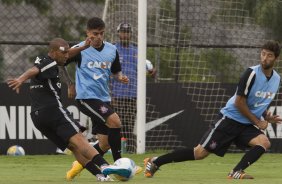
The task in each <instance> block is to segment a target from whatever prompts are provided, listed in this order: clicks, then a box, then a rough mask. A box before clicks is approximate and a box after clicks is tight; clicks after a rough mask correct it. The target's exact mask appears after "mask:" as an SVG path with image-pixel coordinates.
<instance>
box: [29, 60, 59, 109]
mask: <svg viewBox="0 0 282 184" xmlns="http://www.w3.org/2000/svg"><path fill="white" fill-rule="evenodd" d="M34 65H35V66H36V67H37V68H38V69H39V70H40V72H39V74H38V75H37V76H36V77H34V78H32V79H31V82H30V96H31V111H32V112H33V111H37V110H39V109H43V108H47V107H54V106H56V107H62V104H61V97H60V96H61V82H60V78H59V69H58V65H57V62H56V61H54V60H53V59H51V58H50V57H49V56H45V57H37V58H36V60H35V62H34Z"/></svg>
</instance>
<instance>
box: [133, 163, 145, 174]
mask: <svg viewBox="0 0 282 184" xmlns="http://www.w3.org/2000/svg"><path fill="white" fill-rule="evenodd" d="M142 171H143V169H142V167H140V166H138V165H136V166H135V174H139V173H141V172H142Z"/></svg>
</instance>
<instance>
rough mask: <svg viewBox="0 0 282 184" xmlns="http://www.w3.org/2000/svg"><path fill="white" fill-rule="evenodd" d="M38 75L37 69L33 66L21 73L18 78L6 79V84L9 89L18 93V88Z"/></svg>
mask: <svg viewBox="0 0 282 184" xmlns="http://www.w3.org/2000/svg"><path fill="white" fill-rule="evenodd" d="M38 73H39V69H38V68H37V67H36V66H34V67H32V68H30V69H28V70H27V71H26V72H25V73H23V74H22V75H21V76H20V77H18V78H15V79H8V80H7V83H8V85H9V87H10V88H12V89H13V90H16V92H17V93H19V92H20V86H21V85H22V84H23V83H24V82H25V81H26V80H28V79H30V78H32V77H34V76H36V75H37V74H38Z"/></svg>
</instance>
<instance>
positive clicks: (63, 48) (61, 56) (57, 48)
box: [48, 38, 70, 65]
mask: <svg viewBox="0 0 282 184" xmlns="http://www.w3.org/2000/svg"><path fill="white" fill-rule="evenodd" d="M69 48H70V47H69V44H68V42H67V41H65V40H64V39H62V38H54V39H53V40H51V41H50V43H49V52H48V55H49V56H50V57H51V58H52V59H54V60H55V61H56V62H57V63H58V65H64V64H65V62H66V60H67V59H68V58H69Z"/></svg>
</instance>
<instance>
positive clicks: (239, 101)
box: [235, 95, 268, 130]
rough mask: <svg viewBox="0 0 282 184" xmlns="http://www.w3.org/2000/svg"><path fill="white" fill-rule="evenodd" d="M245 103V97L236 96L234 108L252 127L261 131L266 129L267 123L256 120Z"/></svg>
mask: <svg viewBox="0 0 282 184" xmlns="http://www.w3.org/2000/svg"><path fill="white" fill-rule="evenodd" d="M246 101H247V99H246V97H245V96H240V95H237V96H236V99H235V106H236V107H237V108H238V110H239V111H240V112H241V113H242V114H243V115H244V116H245V117H247V118H248V119H249V120H250V121H251V122H252V123H253V124H254V125H256V126H257V127H259V128H260V129H262V130H264V129H266V128H267V125H268V122H267V121H266V120H260V119H258V118H257V117H256V116H255V115H254V114H253V113H251V111H250V109H249V107H248V105H247V102H246Z"/></svg>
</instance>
